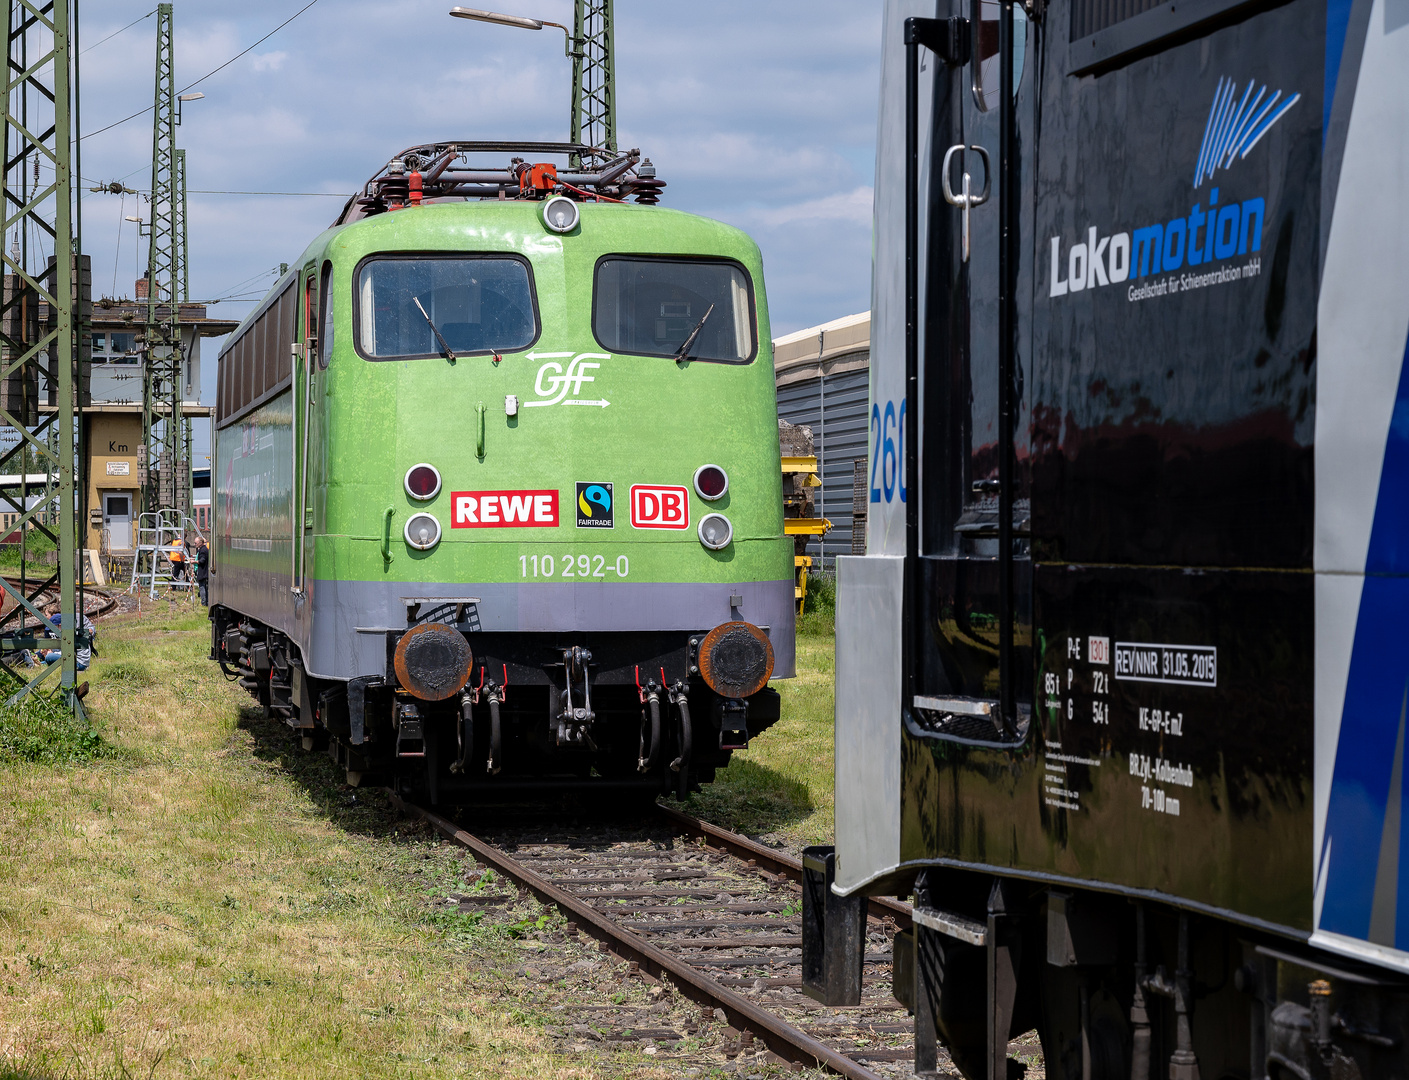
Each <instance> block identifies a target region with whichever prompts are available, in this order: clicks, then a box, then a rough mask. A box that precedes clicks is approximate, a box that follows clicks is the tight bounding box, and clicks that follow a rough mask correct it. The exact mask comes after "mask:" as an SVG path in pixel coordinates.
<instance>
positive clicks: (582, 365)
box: [523, 352, 611, 409]
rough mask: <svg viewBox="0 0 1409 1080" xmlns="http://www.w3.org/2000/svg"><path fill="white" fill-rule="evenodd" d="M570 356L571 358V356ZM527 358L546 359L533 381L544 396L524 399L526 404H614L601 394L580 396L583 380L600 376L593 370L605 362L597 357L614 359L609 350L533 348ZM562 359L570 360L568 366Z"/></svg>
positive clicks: (589, 380)
mask: <svg viewBox="0 0 1409 1080" xmlns="http://www.w3.org/2000/svg"><path fill="white" fill-rule="evenodd" d="M569 357H571V359H568V358H569ZM550 358H551V359H550ZM528 359H529V360H546V361H547V362H546V363H545V364H543V365H542V366H541V367H540V368H539V369H538V377H537V378H536V379H535V380H534V381H533V392H534V393H535V394H537V395H538V396H539V397H540V398H542V399H543V400H542V401H525V402H524V403H523V404H524V408H526V409H533V408H538V407H541V406H544V405H596V406H598V407H599V408H603V409H605V408H606V407H607V406H608V405H610V404H611V402H610V401H605V400H602V399H600V398H595V399H588V398H583V397H581V396H580V395H581V394H582V385H583V383H590V382H596V381H597V377H596V376H595V375H593V374H591V372H593V371H596V370H597V369H598V368H599V367H601V366H602V365H601V364H600V363H598V361H600V360H610V359H611V357H610V356H608V355H607V354H606V353H576V354H574V353H570V352H550V353H541V352H531V353H529V354H528ZM559 360H567V362H568V363H567V368H566V369H564V367H563V365H562V364H561V363H559V362H558V361H559Z"/></svg>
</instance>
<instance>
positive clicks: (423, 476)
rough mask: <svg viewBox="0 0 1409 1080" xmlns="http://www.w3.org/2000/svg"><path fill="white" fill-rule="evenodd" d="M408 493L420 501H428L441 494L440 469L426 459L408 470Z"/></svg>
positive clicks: (406, 481) (406, 480)
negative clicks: (426, 461) (428, 463)
mask: <svg viewBox="0 0 1409 1080" xmlns="http://www.w3.org/2000/svg"><path fill="white" fill-rule="evenodd" d="M404 482H405V484H406V494H407V495H410V496H411V498H413V499H415V500H417V501H418V502H427V501H429V500H430V499H434V498H435V497H436V496H437V495H439V494H440V471H439V470H438V469H437V468H436V467H435V466H434V465H427V464H426V463H425V462H424V461H423V462H421V464H419V465H412V466H411V467H410V468H409V469H407V470H406V479H405V481H404Z"/></svg>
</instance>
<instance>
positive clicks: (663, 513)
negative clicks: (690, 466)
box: [631, 484, 690, 529]
mask: <svg viewBox="0 0 1409 1080" xmlns="http://www.w3.org/2000/svg"><path fill="white" fill-rule="evenodd" d="M631 524H632V526H633V527H634V528H637V529H688V528H689V527H690V492H689V491H688V490H687V489H685V488H683V487H667V486H666V485H664V484H632V485H631Z"/></svg>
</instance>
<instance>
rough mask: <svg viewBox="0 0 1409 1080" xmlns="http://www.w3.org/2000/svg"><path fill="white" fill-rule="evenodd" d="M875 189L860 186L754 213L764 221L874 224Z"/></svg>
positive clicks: (761, 222) (782, 223) (779, 222)
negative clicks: (873, 201)
mask: <svg viewBox="0 0 1409 1080" xmlns="http://www.w3.org/2000/svg"><path fill="white" fill-rule="evenodd" d="M871 194H872V192H871V189H870V188H869V187H859V188H855V189H854V190H852V191H843V192H838V193H837V194H835V195H823V196H822V197H821V198H818V199H808V200H807V201H805V202H800V203H794V204H793V205H791V206H778V207H773V208H770V209H767V210H758V211H756V212H755V213H754V214H753V215H752V216H753V217H754V218H755V219H756V220H757V221H758V222H759V224H762V225H768V226H772V227H774V228H776V227H778V226H779V225H789V224H791V223H792V222H795V221H811V222H821V221H844V222H846V223H847V224H849V225H867V226H869V225H870V224H871Z"/></svg>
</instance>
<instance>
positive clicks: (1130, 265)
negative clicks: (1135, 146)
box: [1048, 79, 1301, 303]
mask: <svg viewBox="0 0 1409 1080" xmlns="http://www.w3.org/2000/svg"><path fill="white" fill-rule="evenodd" d="M1300 100H1301V95H1300V94H1292V95H1291V96H1289V97H1285V98H1284V97H1283V94H1282V91H1280V90H1277V91H1275V92H1273V93H1271V94H1270V95H1269V94H1268V92H1267V86H1266V85H1263V86H1261V87H1259V86H1258V85H1257V81H1256V80H1252V81H1250V82H1249V83H1248V85H1247V88H1246V89H1245V90H1243V92H1242V93H1241V94H1239V93H1238V86H1237V83H1236V82H1234V81H1233V80H1232V79H1219V81H1218V89H1217V90H1216V91H1214V95H1213V104H1212V105H1211V106H1210V107H1209V112H1208V120H1207V121H1206V123H1205V124H1204V137H1203V143H1202V145H1201V146H1200V147H1199V156H1198V159H1197V161H1196V163H1195V166H1194V190H1195V191H1198V190H1199V188H1200V187H1202V186H1203V184H1204V182H1205V181H1211V180H1212V179H1213V177H1214V174H1215V173H1217V172H1219V171H1220V170H1225V169H1229V168H1231V167H1232V166H1233V165H1235V164H1236V163H1237V162H1239V161H1242V160H1243V159H1244V158H1246V157H1247V156H1248V154H1250V153H1251V152H1252V150H1253V147H1255V146H1256V145H1257V144H1258V143H1259V142H1261V141H1262V137H1263V136H1264V135H1266V134H1267V132H1268V131H1269V130H1270V129H1271V127H1272V125H1273V124H1275V123H1276V122H1277V121H1278V120H1280V119H1281V118H1282V117H1283V116H1285V115H1286V113H1287V110H1289V109H1290V108H1291V107H1292V106H1293V105H1295V104H1296V103H1297V102H1298V101H1300ZM1219 194H1220V192H1219V189H1218V188H1217V187H1211V188H1210V190H1209V192H1208V209H1207V210H1205V209H1204V202H1203V200H1202V199H1200V200H1199V201H1197V202H1195V203H1194V206H1193V209H1191V210H1190V211H1189V212H1188V214H1182V213H1181V214H1180V215H1179V216H1178V217H1176V218H1174V219H1173V220H1172V221H1168V222H1165V223H1163V224H1154V225H1146V226H1144V227H1142V228H1138V229H1132V230H1130V231H1129V232H1117V233H1112V234H1110V235H1106V236H1102V235H1101V231H1100V229H1099V228H1098V227H1097V226H1095V225H1091V226H1088V227H1087V229H1086V235H1085V237H1084V238H1083V239H1082V242H1080V243H1074V244H1071V245H1070V246H1069V247H1067V248H1066V250H1065V252H1063V250H1062V238H1061V237H1060V236H1054V237H1052V248H1051V251H1052V255H1051V259H1052V261H1051V278H1050V280H1049V284H1048V290H1049V291H1048V295H1049V296H1051V297H1058V296H1067V295H1069V294H1071V293H1078V292H1082V291H1083V290H1086V289H1096V288H1100V287H1102V286H1105V285H1119V284H1121V283H1122V282H1125V281H1127V280H1129V281H1131V282H1132V283H1131V284H1130V285H1127V286H1126V299H1127V300H1129V301H1131V302H1132V303H1133V302H1135V301H1138V300H1147V299H1149V298H1151V297H1155V296H1168V295H1170V294H1172V293H1177V292H1188V291H1190V290H1192V289H1201V288H1206V287H1208V286H1210V285H1223V284H1226V283H1228V282H1232V281H1238V280H1241V279H1243V278H1250V277H1256V276H1257V275H1258V274H1260V273H1261V272H1262V259H1261V257H1260V256H1257V253H1258V252H1259V251H1261V250H1262V230H1263V224H1264V221H1263V218H1264V216H1265V214H1266V202H1265V200H1264V199H1262V198H1261V197H1260V196H1259V197H1255V198H1251V199H1244V200H1242V201H1229V200H1225V201H1223V202H1220V201H1219ZM1063 255H1065V258H1064V257H1063ZM1248 255H1254V256H1256V257H1254V258H1251V259H1247V261H1246V262H1243V263H1241V264H1235V265H1231V266H1230V265H1226V264H1227V262H1228V260H1230V259H1235V258H1239V257H1245V256H1248ZM1219 263H1222V264H1225V265H1221V266H1220V265H1216V264H1219ZM1196 267H1203V268H1204V269H1202V270H1196V269H1195V268H1196ZM1186 268H1187V269H1186ZM1181 270H1184V271H1185V272H1184V273H1180V271H1181ZM1176 275H1177V276H1176ZM1143 278H1148V279H1150V280H1148V281H1146V282H1145V283H1143V284H1140V285H1136V284H1134V282H1135V281H1140V280H1141V279H1143Z"/></svg>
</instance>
